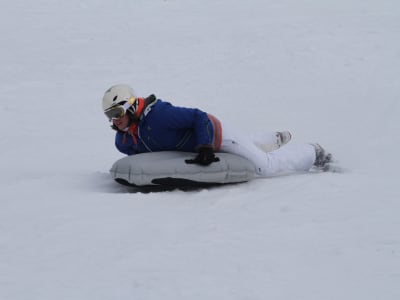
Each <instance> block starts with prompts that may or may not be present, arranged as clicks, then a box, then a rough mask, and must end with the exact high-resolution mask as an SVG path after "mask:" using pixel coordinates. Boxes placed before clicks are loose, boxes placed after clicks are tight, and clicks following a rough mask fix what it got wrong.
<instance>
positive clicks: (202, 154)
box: [185, 146, 219, 166]
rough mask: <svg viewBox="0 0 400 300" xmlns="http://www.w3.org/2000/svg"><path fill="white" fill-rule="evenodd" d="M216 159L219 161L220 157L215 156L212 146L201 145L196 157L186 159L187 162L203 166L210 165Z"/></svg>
mask: <svg viewBox="0 0 400 300" xmlns="http://www.w3.org/2000/svg"><path fill="white" fill-rule="evenodd" d="M215 161H219V158H218V157H216V156H215V154H214V150H213V148H212V147H211V146H200V147H199V148H198V154H197V156H196V157H195V158H194V159H186V160H185V162H186V163H187V164H196V165H202V166H208V165H210V164H212V163H213V162H215Z"/></svg>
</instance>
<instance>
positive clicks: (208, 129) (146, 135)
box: [115, 99, 221, 155]
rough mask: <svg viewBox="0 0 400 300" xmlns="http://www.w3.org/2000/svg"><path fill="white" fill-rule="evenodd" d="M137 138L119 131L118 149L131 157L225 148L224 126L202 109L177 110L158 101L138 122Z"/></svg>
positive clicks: (168, 104) (182, 108)
mask: <svg viewBox="0 0 400 300" xmlns="http://www.w3.org/2000/svg"><path fill="white" fill-rule="evenodd" d="M137 133H138V134H137V136H132V135H131V134H130V133H128V132H121V131H117V134H116V137H115V145H116V147H117V149H118V150H119V151H120V152H122V153H125V154H127V155H132V154H136V153H143V152H155V151H184V152H196V150H197V147H198V146H201V145H210V146H213V148H214V150H215V151H217V150H219V148H220V146H221V124H220V122H219V121H218V120H217V119H216V118H215V117H213V116H212V115H209V114H207V113H205V112H203V111H201V110H199V109H195V108H184V107H177V106H173V105H172V104H171V103H168V102H164V101H162V100H160V99H158V100H157V101H156V102H154V103H153V104H152V105H150V106H149V107H147V108H146V109H145V111H144V112H143V114H142V116H141V117H140V120H139V122H138V131H137Z"/></svg>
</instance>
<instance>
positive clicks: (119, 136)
mask: <svg viewBox="0 0 400 300" xmlns="http://www.w3.org/2000/svg"><path fill="white" fill-rule="evenodd" d="M115 147H116V148H117V149H118V151H119V152H121V153H124V154H126V155H133V154H136V151H135V150H134V149H133V146H132V143H130V142H129V139H127V138H126V137H124V133H122V132H117V133H116V135H115Z"/></svg>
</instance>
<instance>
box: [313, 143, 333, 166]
mask: <svg viewBox="0 0 400 300" xmlns="http://www.w3.org/2000/svg"><path fill="white" fill-rule="evenodd" d="M313 146H314V147H315V162H314V166H316V167H318V168H323V167H325V165H326V164H328V163H330V162H332V154H330V153H328V152H326V151H325V149H324V148H322V147H321V145H319V144H313Z"/></svg>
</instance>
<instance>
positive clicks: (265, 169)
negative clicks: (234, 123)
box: [221, 126, 315, 177]
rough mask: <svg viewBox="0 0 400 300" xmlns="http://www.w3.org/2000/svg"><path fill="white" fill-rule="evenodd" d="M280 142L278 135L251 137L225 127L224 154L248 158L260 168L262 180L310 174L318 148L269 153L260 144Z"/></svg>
mask: <svg viewBox="0 0 400 300" xmlns="http://www.w3.org/2000/svg"><path fill="white" fill-rule="evenodd" d="M273 143H276V132H273V133H265V134H263V135H258V136H257V137H256V138H255V137H250V138H247V137H245V136H244V135H242V136H240V135H239V134H237V133H234V132H233V131H231V130H230V128H229V127H228V128H227V127H226V126H223V129H222V145H221V152H228V153H232V154H236V155H239V156H241V157H244V158H246V159H248V160H250V161H251V162H253V164H254V165H255V166H256V172H257V174H258V175H259V176H261V177H272V176H275V175H279V174H285V173H293V172H306V171H309V170H310V169H311V167H312V166H313V164H314V162H315V148H314V146H313V145H311V144H287V145H284V146H282V147H281V148H279V149H277V150H273V151H271V152H265V151H263V150H262V149H261V148H260V147H257V146H256V145H262V144H273Z"/></svg>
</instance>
